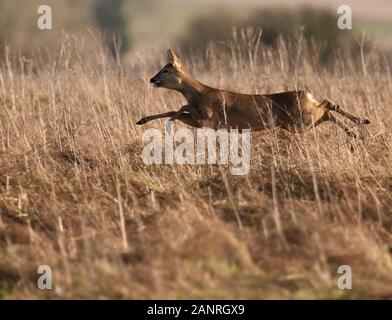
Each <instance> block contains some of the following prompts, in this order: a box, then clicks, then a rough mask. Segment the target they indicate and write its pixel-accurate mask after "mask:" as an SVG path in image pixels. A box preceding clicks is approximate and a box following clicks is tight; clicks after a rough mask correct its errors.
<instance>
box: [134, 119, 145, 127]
mask: <svg viewBox="0 0 392 320" xmlns="http://www.w3.org/2000/svg"><path fill="white" fill-rule="evenodd" d="M146 122H147V119H146V118H142V119H140V120H139V121H138V122H136V124H138V125H139V126H140V125H142V124H145V123H146Z"/></svg>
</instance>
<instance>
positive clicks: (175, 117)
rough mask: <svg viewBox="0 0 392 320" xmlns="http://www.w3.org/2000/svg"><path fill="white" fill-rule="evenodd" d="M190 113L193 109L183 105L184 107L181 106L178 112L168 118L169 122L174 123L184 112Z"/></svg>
mask: <svg viewBox="0 0 392 320" xmlns="http://www.w3.org/2000/svg"><path fill="white" fill-rule="evenodd" d="M192 111H193V108H192V107H191V106H190V105H188V104H187V105H185V106H182V107H181V108H180V110H178V111H177V112H176V113H175V114H174V115H173V116H172V117H171V118H170V120H169V121H174V120H176V119H178V118H179V117H180V116H181V115H182V114H184V112H189V113H192Z"/></svg>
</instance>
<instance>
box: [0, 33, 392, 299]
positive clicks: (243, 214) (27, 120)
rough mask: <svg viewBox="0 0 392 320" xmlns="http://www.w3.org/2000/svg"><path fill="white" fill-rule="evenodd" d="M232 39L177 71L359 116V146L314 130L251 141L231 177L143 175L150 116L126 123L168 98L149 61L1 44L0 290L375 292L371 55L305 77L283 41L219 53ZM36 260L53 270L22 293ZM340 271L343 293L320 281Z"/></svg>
mask: <svg viewBox="0 0 392 320" xmlns="http://www.w3.org/2000/svg"><path fill="white" fill-rule="evenodd" d="M241 41H242V40H240V39H238V40H237V42H236V43H234V44H231V47H232V48H233V53H236V54H233V55H232V56H231V57H230V58H229V59H230V60H229V61H227V60H226V62H225V61H224V58H223V53H222V51H220V50H217V49H214V48H212V49H211V50H210V51H209V54H208V57H209V63H208V64H205V63H204V62H203V61H199V60H198V59H195V61H193V62H192V64H188V67H189V68H190V69H192V71H193V73H194V74H196V75H197V76H198V78H199V79H201V80H202V81H204V82H205V83H207V84H210V85H214V86H217V87H223V88H230V89H234V90H237V91H241V92H278V91H282V90H286V89H293V88H301V89H308V90H310V91H311V92H313V93H314V95H315V96H317V97H318V98H321V97H329V98H331V99H332V100H334V101H337V102H339V103H340V104H341V105H342V106H344V107H345V108H346V109H347V110H349V111H351V112H353V113H356V114H358V115H362V116H366V117H368V118H369V119H371V121H372V125H371V126H369V127H367V128H363V129H358V130H359V131H362V133H361V134H362V135H363V136H364V137H365V139H364V140H363V141H362V140H358V141H354V140H352V139H350V138H348V137H346V136H345V134H344V132H342V131H341V129H339V128H337V127H335V126H333V125H330V124H323V125H321V126H319V127H318V128H317V129H316V130H314V131H309V132H307V133H305V134H303V135H292V136H290V135H284V134H281V133H280V132H279V131H273V132H267V131H266V132H260V133H253V134H252V138H251V145H252V153H251V170H250V172H249V174H248V175H246V176H232V175H231V174H230V171H229V170H228V168H227V167H225V166H207V165H202V166H200V165H199V166H192V165H186V166H180V165H160V166H157V165H156V166H146V165H145V164H144V163H143V162H142V159H141V158H140V155H141V152H142V149H143V143H142V141H141V136H142V130H144V129H145V128H149V127H152V126H154V127H157V128H160V129H161V130H162V132H163V131H164V126H163V121H157V122H154V123H152V124H148V125H146V126H145V127H137V126H136V125H135V124H134V123H135V121H136V120H138V119H139V118H140V117H142V116H144V115H146V114H149V113H154V112H163V111H165V110H171V109H175V108H177V107H178V106H180V105H181V102H182V100H181V97H179V95H178V94H176V93H171V92H167V91H164V90H157V89H153V88H151V87H150V86H149V85H148V83H147V81H148V79H149V77H150V76H151V75H153V73H154V72H155V71H156V68H157V67H158V64H156V63H154V61H156V57H157V55H156V54H152V53H151V54H149V55H145V56H143V57H139V56H135V57H134V59H133V61H131V62H130V63H129V64H127V67H124V66H123V67H122V68H121V67H120V66H119V65H118V64H117V63H112V62H110V61H108V60H107V58H106V56H105V54H104V53H103V51H102V50H100V49H98V46H97V50H96V51H95V52H92V53H91V54H90V55H89V56H79V55H78V49H77V47H78V46H75V47H73V45H64V47H63V50H59V51H58V52H56V55H53V59H52V60H53V61H52V62H48V63H47V64H46V65H42V64H40V62H39V61H40V59H39V57H35V58H32V60H26V59H25V61H24V62H23V65H24V68H21V64H22V62H21V59H19V57H18V55H15V54H13V53H12V52H9V54H8V58H7V59H6V60H5V61H3V62H2V64H1V69H0V71H1V74H0V190H1V193H0V296H2V297H4V298H121V299H123V298H131V299H133V298H169V299H176V298H180V299H182V298H256V299H260V298H288V299H294V298H306V299H314V298H392V288H391V286H390V284H391V283H392V259H391V252H390V248H391V246H392V238H391V236H392V210H391V205H392V194H391V189H392V177H391V171H392V143H391V141H392V140H391V132H390V128H391V123H392V119H391V112H390V108H391V106H392V83H391V80H390V78H388V75H389V73H388V68H387V66H386V65H385V64H384V60H383V59H382V57H381V56H380V55H379V54H377V53H375V52H376V51H374V53H372V55H369V56H366V57H365V59H366V62H367V66H366V67H363V68H356V67H354V64H353V63H352V62H351V61H350V59H349V58H348V57H347V58H344V59H337V60H336V61H335V64H334V65H333V66H331V70H330V71H325V70H324V71H321V70H319V69H318V66H317V65H316V64H315V62H313V61H315V60H316V59H314V52H315V51H314V49H312V50H311V54H309V52H308V51H307V50H306V48H304V47H303V44H301V41H299V42H298V43H297V44H296V46H295V47H293V48H292V49H291V50H292V51H291V50H288V49H287V46H286V45H285V44H284V43H281V45H280V48H279V50H278V51H272V49H268V50H267V49H263V48H256V47H254V46H253V47H252V46H251V49H252V50H250V51H249V52H242V51H241V50H234V49H235V48H236V46H237V47H238V48H241V47H242V46H243V47H244V48H245V45H244V44H242V43H241ZM299 50H302V51H299ZM241 52H242V53H241ZM293 52H295V53H297V52H298V54H293ZM160 55H162V56H163V53H160ZM226 59H227V58H226ZM161 62H163V60H162V61H161ZM208 66H209V67H210V69H209V70H208V71H207V67H208ZM176 126H177V127H181V126H182V125H181V124H176ZM356 130H357V129H356ZM272 177H275V179H274V180H273V179H272ZM225 181H226V182H227V183H225ZM236 213H238V215H239V217H240V220H241V223H242V225H243V228H239V224H238V221H237V219H236ZM122 215H123V217H124V224H122V222H121V216H122ZM278 226H280V229H279V228H278ZM42 264H48V265H50V266H51V267H52V269H53V274H54V275H53V276H54V277H53V282H54V290H52V291H41V290H39V289H37V286H36V281H37V277H38V275H37V267H38V265H42ZM342 264H348V265H350V266H351V268H352V271H353V290H351V291H342V290H338V289H337V285H336V283H337V279H338V274H337V268H338V266H339V265H342Z"/></svg>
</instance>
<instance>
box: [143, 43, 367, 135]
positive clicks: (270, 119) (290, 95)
mask: <svg viewBox="0 0 392 320" xmlns="http://www.w3.org/2000/svg"><path fill="white" fill-rule="evenodd" d="M167 53H168V58H169V63H168V64H167V65H165V66H164V67H163V68H162V70H161V71H159V72H158V73H157V74H156V75H155V76H154V77H153V78H151V80H150V82H151V83H152V84H153V85H154V86H156V87H163V88H167V89H171V90H176V91H179V92H180V93H182V94H183V95H184V97H185V99H186V100H187V102H188V104H186V105H184V106H182V107H181V108H180V109H179V110H178V111H170V112H165V113H161V114H157V115H152V116H147V117H144V118H142V119H140V120H139V121H138V122H137V124H139V125H141V124H144V123H147V122H149V121H151V120H154V119H159V118H170V120H172V121H173V120H180V121H182V122H184V123H186V124H188V125H190V126H193V127H197V128H201V127H207V128H213V129H215V130H217V129H220V128H237V129H239V130H241V129H252V130H255V131H259V130H263V129H265V128H267V127H274V126H278V127H281V128H284V129H286V130H288V131H290V132H298V131H303V129H307V128H311V127H314V126H317V125H319V124H320V123H323V122H325V121H331V122H334V123H335V124H337V125H338V126H339V127H341V128H342V129H344V131H345V132H346V133H347V134H349V135H350V136H352V137H356V135H355V134H354V133H353V132H352V131H351V129H350V128H349V127H348V126H346V125H345V124H344V123H343V122H342V121H340V120H339V119H337V118H336V117H335V116H334V115H333V114H331V113H330V111H336V112H337V113H340V114H341V115H343V116H345V117H347V118H348V119H350V120H351V121H353V122H354V123H356V124H367V123H370V121H369V120H368V119H366V118H362V117H356V116H354V115H352V114H350V113H348V112H346V111H344V110H342V109H341V108H340V107H339V105H337V104H334V103H333V102H332V101H330V100H328V99H325V100H323V101H322V102H321V103H320V102H318V101H317V100H316V99H314V98H313V96H312V95H311V94H310V93H309V92H306V91H303V90H300V91H288V92H281V93H274V94H242V93H235V92H230V91H226V90H220V89H215V88H211V87H209V86H206V85H204V84H202V83H200V82H199V81H197V80H195V79H194V78H193V77H192V76H191V75H190V74H189V73H187V72H186V71H185V70H184V69H183V68H182V67H181V61H180V59H179V58H178V57H177V56H176V55H175V54H174V52H173V51H171V50H170V49H169V50H168V51H167Z"/></svg>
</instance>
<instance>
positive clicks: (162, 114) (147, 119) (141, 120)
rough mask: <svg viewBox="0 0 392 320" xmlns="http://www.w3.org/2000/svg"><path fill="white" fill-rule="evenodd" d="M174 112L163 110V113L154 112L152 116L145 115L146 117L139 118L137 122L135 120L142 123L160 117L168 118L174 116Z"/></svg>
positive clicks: (139, 123)
mask: <svg viewBox="0 0 392 320" xmlns="http://www.w3.org/2000/svg"><path fill="white" fill-rule="evenodd" d="M176 113H177V112H176V111H169V112H164V113H160V114H155V115H152V116H147V117H144V118H142V119H140V120H139V121H138V122H136V124H138V125H142V124H145V123H147V122H150V121H151V120H155V119H160V118H169V117H172V116H174V115H175V114H176Z"/></svg>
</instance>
